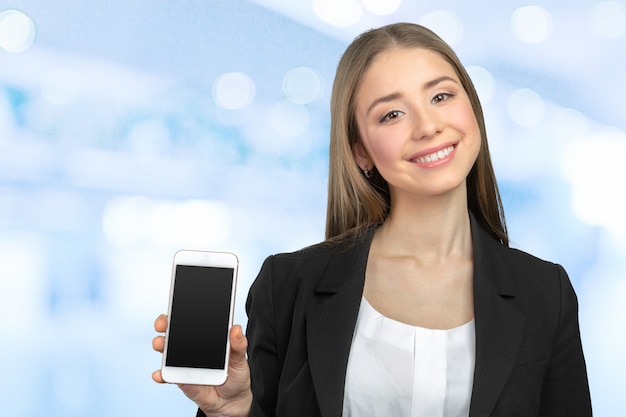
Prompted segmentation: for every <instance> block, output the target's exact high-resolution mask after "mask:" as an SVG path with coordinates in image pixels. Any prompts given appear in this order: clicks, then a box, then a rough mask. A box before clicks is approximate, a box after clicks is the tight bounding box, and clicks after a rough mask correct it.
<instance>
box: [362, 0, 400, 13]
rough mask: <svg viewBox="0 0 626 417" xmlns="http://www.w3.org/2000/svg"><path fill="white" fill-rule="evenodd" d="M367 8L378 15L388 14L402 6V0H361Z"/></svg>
mask: <svg viewBox="0 0 626 417" xmlns="http://www.w3.org/2000/svg"><path fill="white" fill-rule="evenodd" d="M361 2H362V3H363V7H364V8H365V10H367V11H368V12H370V13H371V14H374V15H377V16H388V15H390V14H392V13H394V12H395V11H396V10H398V8H399V7H400V4H401V3H402V0H361Z"/></svg>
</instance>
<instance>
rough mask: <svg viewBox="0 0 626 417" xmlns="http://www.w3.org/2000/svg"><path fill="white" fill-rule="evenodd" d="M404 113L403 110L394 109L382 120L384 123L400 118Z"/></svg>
mask: <svg viewBox="0 0 626 417" xmlns="http://www.w3.org/2000/svg"><path fill="white" fill-rule="evenodd" d="M403 115H404V112H401V111H400V110H392V111H390V112H389V113H387V114H385V115H384V116H383V117H382V118H381V119H380V122H381V123H384V122H390V121H392V120H395V119H398V118H400V117H402V116H403Z"/></svg>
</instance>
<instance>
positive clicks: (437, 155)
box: [411, 145, 454, 163]
mask: <svg viewBox="0 0 626 417" xmlns="http://www.w3.org/2000/svg"><path fill="white" fill-rule="evenodd" d="M453 150H454V145H450V146H448V147H447V148H444V149H441V150H439V151H437V152H433V153H431V154H428V155H422V156H418V157H417V158H414V159H411V162H417V163H426V162H436V161H438V160H440V159H443V158H445V157H446V156H448V155H450V154H451V153H452V151H453Z"/></svg>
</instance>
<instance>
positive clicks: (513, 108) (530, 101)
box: [507, 88, 546, 127]
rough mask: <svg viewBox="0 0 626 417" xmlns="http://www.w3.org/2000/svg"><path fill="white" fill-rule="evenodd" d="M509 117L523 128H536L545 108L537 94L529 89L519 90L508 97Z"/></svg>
mask: <svg viewBox="0 0 626 417" xmlns="http://www.w3.org/2000/svg"><path fill="white" fill-rule="evenodd" d="M507 109H508V112H509V117H510V118H511V119H512V120H513V121H514V122H515V123H517V124H518V125H520V126H524V127H535V126H537V125H538V124H539V123H540V122H541V120H542V119H543V117H544V114H545V110H546V106H545V104H544V101H543V99H542V98H541V96H540V95H539V94H537V93H536V92H535V91H533V90H531V89H529V88H520V89H517V90H515V91H513V92H512V93H511V94H510V95H509V99H508V103H507Z"/></svg>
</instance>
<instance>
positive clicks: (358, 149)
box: [352, 142, 373, 170]
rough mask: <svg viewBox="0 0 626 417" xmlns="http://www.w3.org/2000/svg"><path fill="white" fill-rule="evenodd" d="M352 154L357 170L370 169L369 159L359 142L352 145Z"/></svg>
mask: <svg viewBox="0 0 626 417" xmlns="http://www.w3.org/2000/svg"><path fill="white" fill-rule="evenodd" d="M352 154H353V155H354V159H355V160H356V163H357V165H358V166H359V168H361V169H362V170H365V169H372V165H373V164H372V163H371V159H370V157H369V155H368V154H367V151H366V150H365V147H364V146H363V144H362V143H361V142H356V143H355V144H354V145H352Z"/></svg>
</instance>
